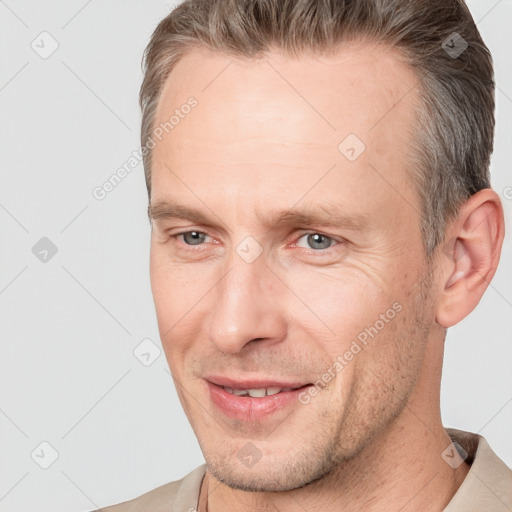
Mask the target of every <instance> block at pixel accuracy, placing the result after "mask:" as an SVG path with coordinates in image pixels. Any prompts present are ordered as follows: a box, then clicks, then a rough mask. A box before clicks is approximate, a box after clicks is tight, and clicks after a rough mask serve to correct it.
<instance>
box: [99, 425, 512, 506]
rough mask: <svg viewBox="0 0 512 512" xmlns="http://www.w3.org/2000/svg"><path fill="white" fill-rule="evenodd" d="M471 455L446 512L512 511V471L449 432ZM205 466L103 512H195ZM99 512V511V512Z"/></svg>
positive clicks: (468, 438) (483, 444)
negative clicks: (464, 473) (468, 465)
mask: <svg viewBox="0 0 512 512" xmlns="http://www.w3.org/2000/svg"><path fill="white" fill-rule="evenodd" d="M447 432H448V434H449V436H450V437H451V439H452V440H453V441H456V442H457V443H458V444H459V445H460V446H462V447H463V448H464V450H466V452H467V453H468V458H467V462H468V463H469V464H471V468H470V470H469V472H468V474H467V475H466V478H465V479H464V481H463V482H462V485H461V486H460V487H459V489H458V490H457V492H456V493H455V495H454V496H453V498H452V500H451V501H450V503H449V504H448V506H447V507H446V508H445V509H444V512H510V511H512V471H511V470H510V468H509V467H508V466H507V465H506V464H505V463H504V462H503V461H502V460H501V459H500V458H499V457H498V456H497V455H496V454H495V453H494V452H493V451H492V449H491V448H490V446H489V445H488V444H487V441H486V440H485V439H484V438H483V437H482V436H479V435H477V434H471V433H469V432H463V431H461V430H454V429H447ZM205 471H206V464H203V465H202V466H199V467H198V468H196V469H195V470H194V471H192V472H191V473H189V474H188V475H187V476H185V477H184V478H182V479H181V480H177V481H175V482H171V483H168V484H165V485H163V486H161V487H158V488H157V489H154V490H153V491H150V492H148V493H146V494H143V495H142V496H140V497H138V498H136V499H134V500H131V501H127V502H125V503H121V504H119V505H114V506H112V507H106V508H102V509H101V510H102V512H196V511H197V509H198V500H199V491H200V488H201V482H202V481H203V477H204V475H205ZM97 512H99V511H97Z"/></svg>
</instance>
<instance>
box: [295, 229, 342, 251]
mask: <svg viewBox="0 0 512 512" xmlns="http://www.w3.org/2000/svg"><path fill="white" fill-rule="evenodd" d="M303 239H305V242H301V240H303ZM335 243H336V240H334V239H332V238H331V237H328V236H326V235H322V233H308V234H306V235H303V236H301V237H300V238H299V239H298V240H297V243H296V245H297V246H299V247H304V248H306V249H315V250H322V249H329V247H331V246H332V245H334V244H335Z"/></svg>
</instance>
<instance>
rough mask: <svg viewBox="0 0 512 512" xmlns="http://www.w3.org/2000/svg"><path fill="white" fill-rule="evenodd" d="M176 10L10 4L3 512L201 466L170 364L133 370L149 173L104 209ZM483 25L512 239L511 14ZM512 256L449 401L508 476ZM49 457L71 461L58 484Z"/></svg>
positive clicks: (476, 5)
mask: <svg viewBox="0 0 512 512" xmlns="http://www.w3.org/2000/svg"><path fill="white" fill-rule="evenodd" d="M172 5H173V4H170V3H169V2H165V1H163V0H161V1H158V0H153V1H142V0H139V1H135V0H130V1H128V0H124V1H120V0H118V1H113V0H108V1H106V0H103V1H101V2H100V1H98V0H92V1H91V0H89V1H84V0H73V1H70V0H66V1H63V0H62V1H53V2H41V1H36V0H5V1H2V0H0V38H1V46H0V52H1V54H0V102H1V110H0V112H1V116H2V118H1V123H0V130H1V133H0V144H1V149H0V155H1V172H2V186H1V188H0V223H1V231H0V233H1V244H2V245H1V248H2V250H1V251H0V269H1V272H0V307H1V311H2V322H1V323H0V332H1V358H0V365H1V368H0V393H1V403H0V436H1V442H2V452H1V453H2V455H1V457H0V510H1V511H9V512H19V511H24V512H25V511H38V512H45V511H52V512H60V511H67V512H69V511H86V510H91V509H94V508H96V507H99V506H104V505H107V504H112V503H117V502H120V501H124V500H126V499H128V498H131V497H134V496H136V495H139V494H141V493H143V492H145V491H147V490H149V489H152V488H154V487H156V486H158V485H161V484H163V483H165V482H168V481H170V480H174V479H177V478H181V477H182V476H184V475H185V474H186V473H188V472H189V471H190V470H192V469H193V468H194V467H196V466H197V465H199V464H201V463H202V461H203V459H202V455H201V452H200V450H199V448H198V445H197V442H196V440H195V437H194V435H193V432H192V430H191V428H190V426H189V425H188V422H187V420H186V418H185V415H184V413H183V412H182V409H181V406H180V404H179V402H178V399H177V396H176V393H175V391H174V387H173V384H172V379H171V377H170V375H169V373H168V371H167V365H166V361H165V358H164V356H163V354H162V355H160V357H158V358H157V359H156V360H155V361H154V362H153V363H152V364H151V365H150V366H147V367H146V366H144V365H143V364H142V363H141V362H140V361H139V360H138V359H136V358H135V357H134V355H133V350H134V348H135V347H136V346H137V345H138V344H139V343H140V342H141V341H142V340H143V339H145V338H149V339H151V340H153V341H154V342H155V343H156V344H157V345H159V340H158V330H157V325H156V319H155V315H154V310H153V303H152V297H151V292H150V287H149V276H148V249H149V223H148V221H147V218H146V207H147V198H146V191H145V185H144V179H143V170H142V165H141V164H140V165H138V166H137V167H136V168H135V169H134V171H133V172H132V173H131V174H129V175H128V176H127V177H126V178H125V179H124V181H123V182H122V183H121V184H120V185H118V186H117V187H116V188H115V190H113V191H112V192H111V193H110V194H109V195H108V196H107V197H106V198H105V199H104V200H103V201H99V200H97V199H95V198H94V197H93V195H92V190H93V188H94V187H96V186H98V185H101V184H102V183H103V182H104V181H105V180H107V179H108V178H109V176H110V175H111V174H112V173H114V172H115V171H116V169H118V168H119V167H120V166H122V165H123V164H124V163H125V162H126V161H127V160H128V158H129V157H130V156H131V155H132V152H133V151H134V150H136V149H137V148H138V147H139V121H140V114H139V110H138V105H137V94H138V89H139V85H140V81H141V76H142V75H141V70H140V58H141V55H142V52H143V49H144V47H145V45H146V44H147V42H148V39H149V36H150V34H151V32H152V30H153V29H154V28H155V26H156V24H157V22H158V21H159V20H160V19H161V18H162V17H164V16H165V15H166V14H167V13H168V12H169V10H170V7H171V6H172ZM470 7H471V9H472V12H473V14H474V17H475V19H476V20H478V26H479V28H480V30H481V32H482V35H483V37H484V39H485V40H486V42H487V44H488V45H489V46H490V48H491V51H492V53H493V55H494V59H495V64H496V79H497V85H498V89H497V137H496V149H495V153H494V157H493V162H492V172H493V185H494V188H495V189H496V190H497V191H498V192H499V193H500V195H501V196H502V197H503V198H504V199H503V202H504V206H505V209H506V216H507V220H508V224H509V225H510V218H511V212H512V200H511V199H510V198H511V197H512V189H507V190H508V191H509V194H508V199H506V198H505V197H504V196H506V195H507V194H505V193H504V190H505V189H506V187H511V186H512V173H511V162H512V144H511V135H510V134H511V133H512V65H511V56H510V52H511V48H512V36H511V31H510V24H511V21H512V2H511V1H510V0H501V1H489V0H485V1H483V0H482V1H476V0H475V1H472V2H470ZM43 31H47V32H48V33H49V34H51V37H52V38H54V39H55V40H56V41H57V42H58V45H59V47H58V49H57V50H56V51H55V52H54V53H53V54H52V55H51V56H50V57H48V58H47V59H43V58H41V57H40V56H39V55H38V54H37V53H36V52H35V51H34V50H33V49H32V48H31V43H32V41H33V40H35V41H36V43H37V42H38V41H40V37H41V36H39V34H40V33H41V32H43ZM38 36H39V39H38ZM44 37H47V36H44ZM38 44H39V45H40V46H42V44H43V43H41V42H39V43H38ZM50 44H51V41H50V40H49V39H46V40H45V42H44V45H45V49H46V50H48V49H49V48H50ZM42 237H48V238H49V239H50V240H52V242H53V243H54V244H55V245H56V246H57V248H58V252H57V254H56V255H55V256H54V257H53V258H51V259H50V260H49V261H48V262H46V263H43V262H41V261H39V259H37V258H36V257H35V255H34V254H33V253H32V247H33V246H34V245H35V244H36V243H37V242H38V241H39V240H40V239H41V238H42ZM511 256H512V246H511V236H510V232H509V234H508V238H507V240H506V243H505V248H504V252H503V256H502V261H501V264H500V268H499V270H498V273H497V275H496V277H495V279H494V280H493V282H492V284H491V286H490V288H489V290H488V292H487V293H486V295H485V298H484V299H483V300H482V302H481V303H480V305H479V306H478V308H477V310H476V311H475V312H474V313H473V314H472V315H471V316H470V317H469V318H468V319H466V320H464V321H463V322H461V324H460V325H459V326H457V327H456V328H453V329H451V330H450V332H449V335H448V340H447V348H446V362H445V369H444V377H443V390H442V410H443V418H444V422H445V424H446V425H447V426H455V427H457V428H461V429H465V430H470V431H473V432H479V433H481V434H483V435H485V436H486V438H487V439H488V440H489V442H490V444H491V446H492V447H493V448H494V449H495V451H496V452H497V453H498V454H499V455H500V456H501V457H502V458H503V459H504V460H505V461H506V462H507V463H508V464H509V465H511V464H512V442H511V436H510V432H511V431H512V430H511V426H512V404H511V400H512V376H511V371H510V370H511V362H512V344H511V334H510V333H511V332H512V272H511V265H510V262H511V261H512V258H511ZM43 441H46V442H47V443H49V444H50V445H51V446H52V447H53V449H54V450H56V452H58V459H57V460H56V461H55V462H54V463H53V464H52V465H51V466H50V467H49V468H48V469H42V468H41V467H40V466H39V465H38V464H37V463H36V461H37V462H39V464H44V463H45V462H46V463H48V462H51V456H52V449H50V448H48V447H47V446H46V447H45V445H43V446H40V443H41V442H43ZM34 450H35V451H34ZM31 454H33V455H32V456H31ZM32 457H33V458H32Z"/></svg>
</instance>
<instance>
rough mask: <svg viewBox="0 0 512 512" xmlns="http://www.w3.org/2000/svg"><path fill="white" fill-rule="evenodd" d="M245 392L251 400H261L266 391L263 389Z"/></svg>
mask: <svg viewBox="0 0 512 512" xmlns="http://www.w3.org/2000/svg"><path fill="white" fill-rule="evenodd" d="M247 392H248V393H249V396H252V397H253V398H261V397H264V396H265V395H266V394H267V391H266V389H265V388H263V389H248V390H247Z"/></svg>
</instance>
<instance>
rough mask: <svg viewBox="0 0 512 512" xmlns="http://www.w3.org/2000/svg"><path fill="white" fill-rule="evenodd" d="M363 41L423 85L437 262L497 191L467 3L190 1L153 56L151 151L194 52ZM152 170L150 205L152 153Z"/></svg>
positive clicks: (146, 131) (420, 161) (489, 112)
mask: <svg viewBox="0 0 512 512" xmlns="http://www.w3.org/2000/svg"><path fill="white" fill-rule="evenodd" d="M358 40H360V41H362V42H365V41H368V42H370V43H376V44H387V45H389V46H390V47H394V48H396V49H398V50H399V51H400V52H401V54H402V55H403V58H404V59H405V62H407V63H408V64H409V65H410V66H411V67H412V68H413V69H414V70H415V72H416V75H417V77H418V86H417V88H416V89H415V91H417V92H418V93H419V94H418V97H419V100H420V101H419V102H418V103H419V105H418V109H417V117H416V123H415V126H413V127H411V129H412V130H413V137H412V139H413V147H411V148H410V156H411V169H410V173H411V178H412V180H413V183H414V185H415V188H416V190H417V193H418V196H419V201H420V205H421V210H422V211H421V214H422V221H421V231H422V237H423V243H424V246H425V251H426V254H427V255H428V256H431V255H432V254H433V252H434V249H435V248H436V247H437V246H438V245H439V244H440V243H441V242H442V241H443V239H444V233H445V229H446V225H447V223H449V222H450V221H451V220H453V219H454V218H455V216H456V215H457V213H458V209H459V207H460V205H461V204H462V203H463V202H464V201H465V200H467V199H468V198H469V197H470V196H471V195H472V194H474V193H476V192H477V191H479V190H481V189H484V188H488V187H490V176H489V162H490V156H491V153H492V149H493V138H494V124H495V120H494V74H493V63H492V57H491V55H490V52H489V50H488V48H487V47H486V45H485V44H484V42H483V41H482V38H481V36H480V34H479V32H478V29H477V27H476V25H475V23H474V21H473V18H472V16H471V13H470V12H469V10H468V8H467V6H466V5H465V3H464V2H463V0H185V1H184V2H183V3H181V4H179V5H178V6H177V7H176V8H175V9H174V10H173V11H172V12H171V13H170V14H169V15H168V16H167V17H166V18H164V19H163V20H162V21H161V22H160V24H159V25H158V27H157V28H156V30H155V31H154V33H153V35H152V37H151V40H150V42H149V44H148V46H147V48H146V51H145V53H144V61H143V65H144V81H143V83H142V87H141V90H140V104H141V108H142V131H141V142H142V145H143V146H144V145H146V143H147V141H148V140H149V138H150V137H151V134H152V130H153V129H154V123H155V114H156V110H157V107H158V103H159V99H160V94H161V92H162V90H163V87H164V84H165V83H166V80H167V78H168V76H169V73H170V72H171V71H172V69H173V68H174V66H175V65H176V63H177V62H178V61H179V60H180V59H181V58H182V57H183V56H184V55H186V54H187V53H188V52H190V51H191V50H194V49H197V48H205V49H209V50H213V51H216V52H221V53H223V54H227V55H232V56H234V57H239V58H248V59H260V58H264V57H265V52H269V51H270V50H279V51H282V52H283V53H284V54H285V55H289V56H292V57H298V56H300V55H301V53H305V52H313V53H316V54H317V55H322V54H324V55H328V54H330V53H334V52H335V51H336V49H337V47H338V48H339V46H340V45H342V44H343V43H344V42H348V41H358ZM456 44H457V46H456V48H455V49H458V50H457V51H456V52H453V51H450V47H455V45H456ZM466 44H467V47H466ZM461 50H463V51H462V53H461ZM459 53H460V55H459ZM144 170H145V178H146V186H147V188H148V195H149V198H150V199H151V152H150V151H148V152H146V154H145V157H144Z"/></svg>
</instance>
